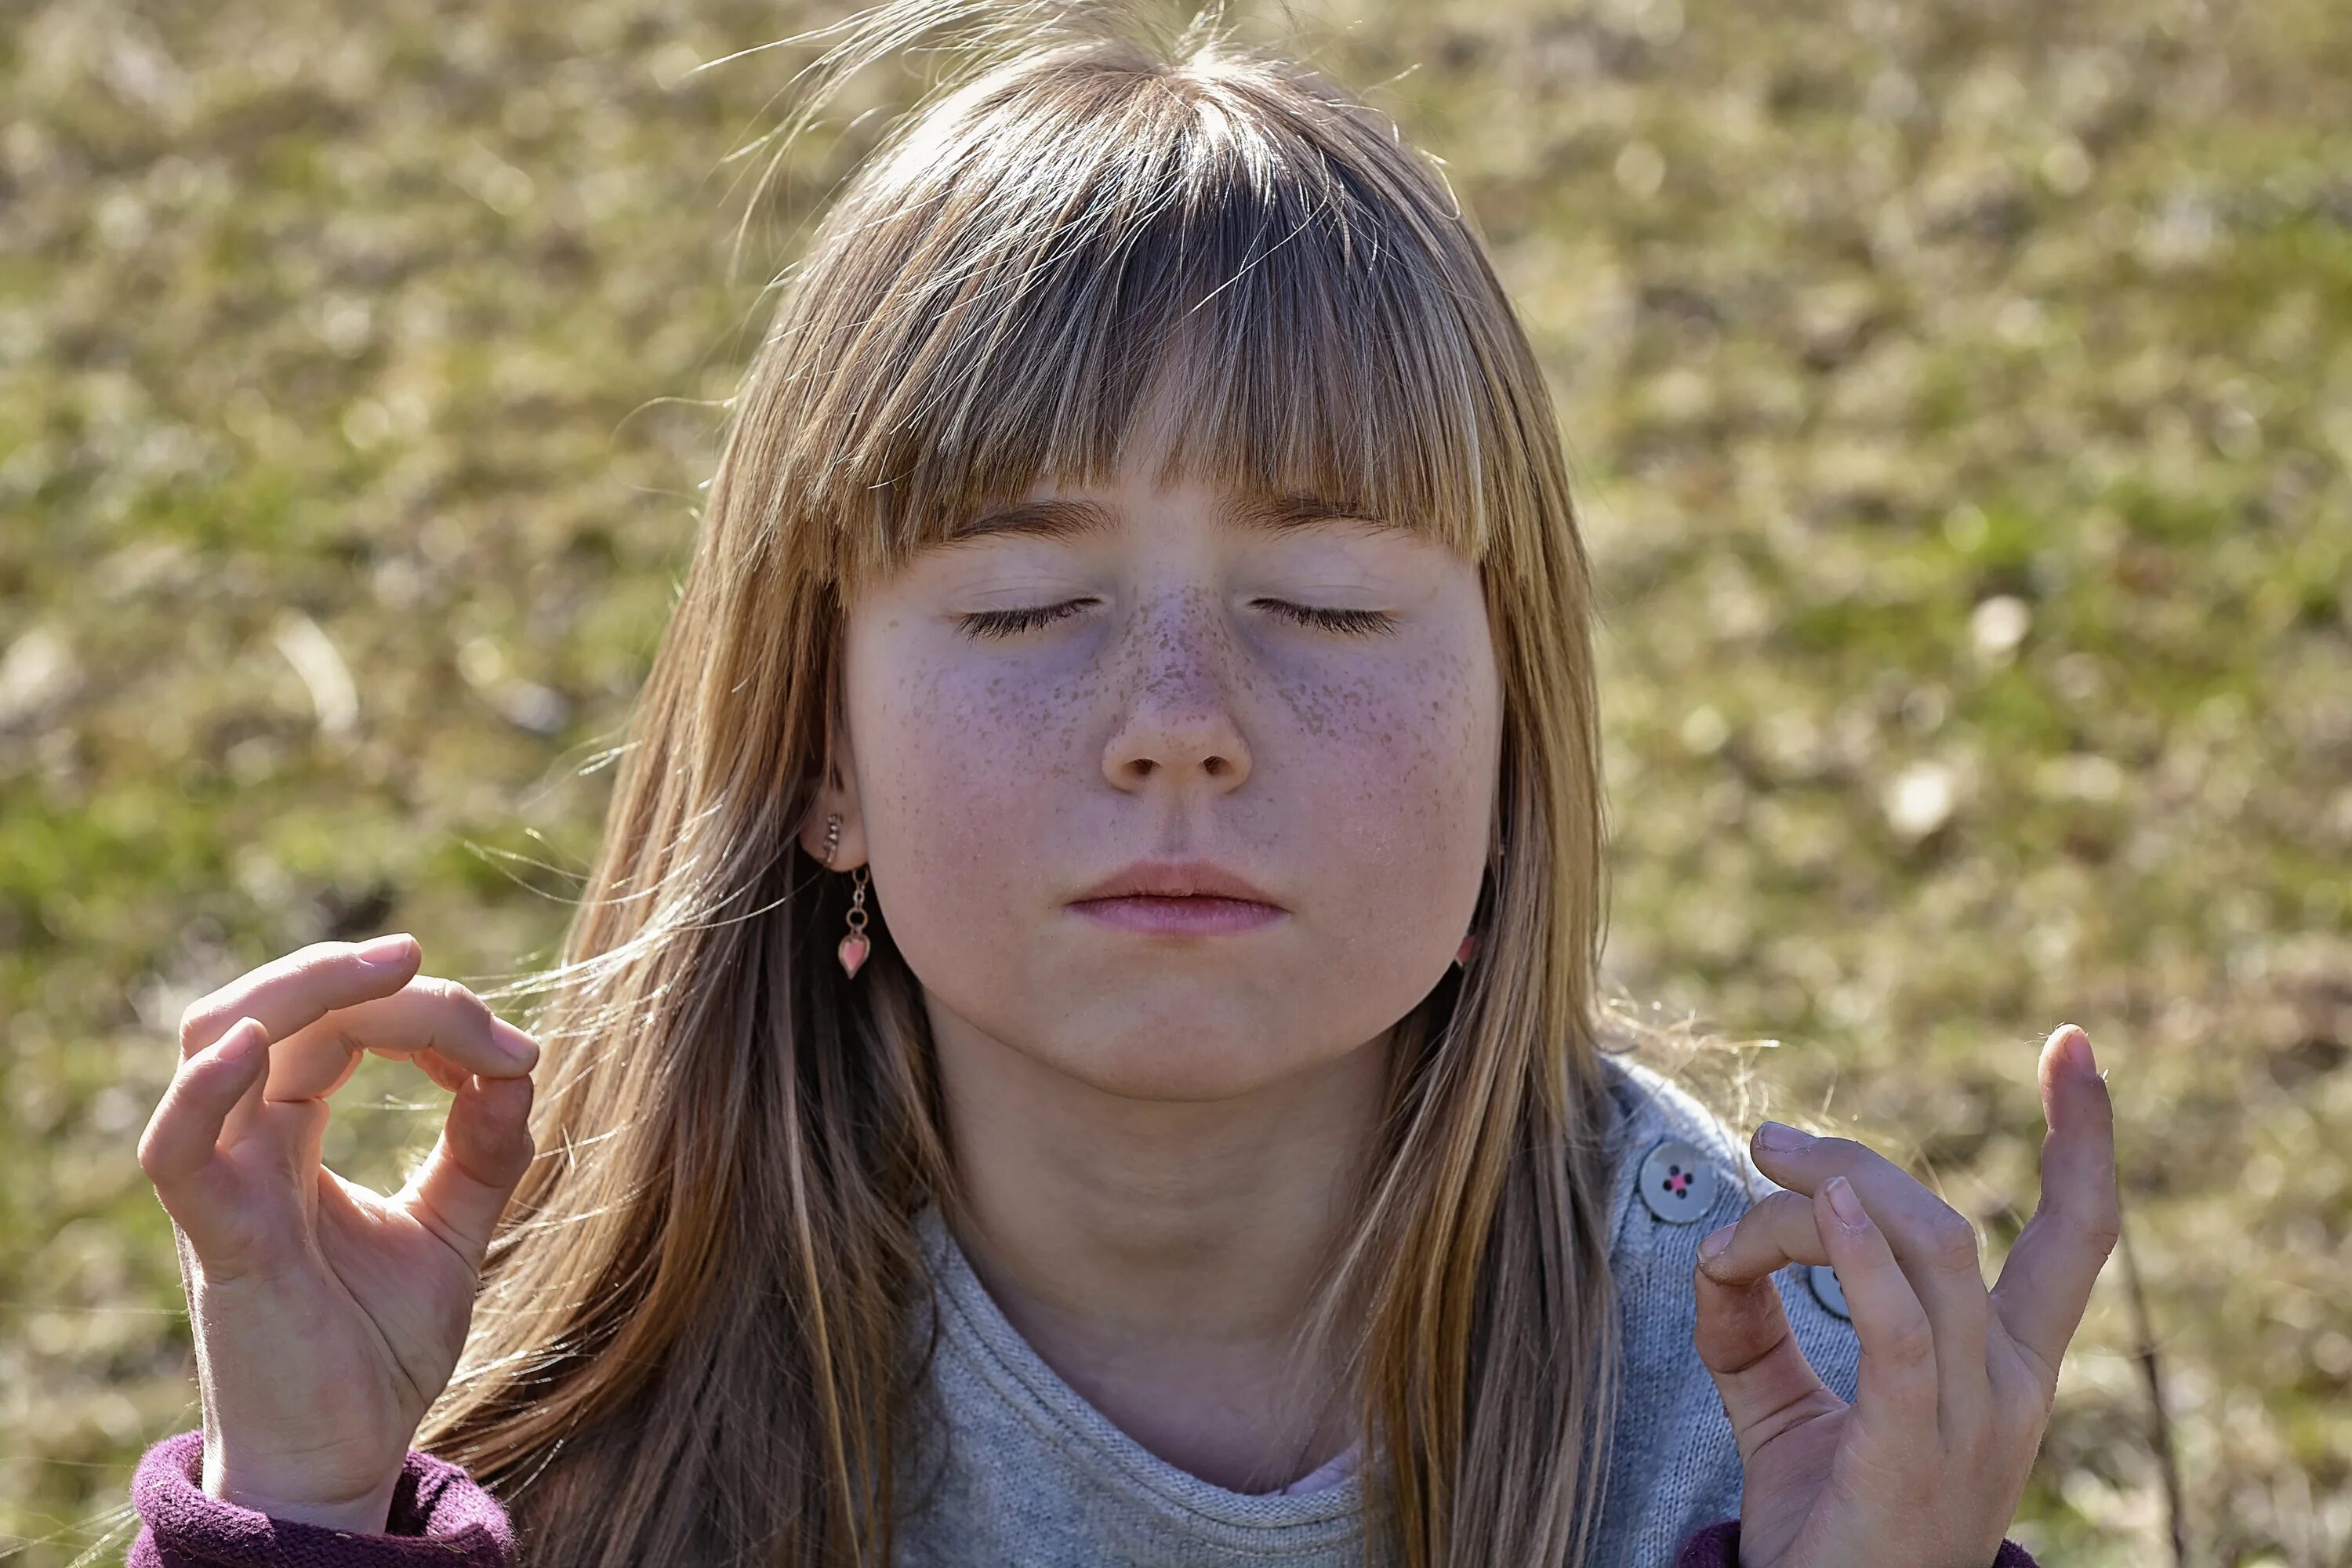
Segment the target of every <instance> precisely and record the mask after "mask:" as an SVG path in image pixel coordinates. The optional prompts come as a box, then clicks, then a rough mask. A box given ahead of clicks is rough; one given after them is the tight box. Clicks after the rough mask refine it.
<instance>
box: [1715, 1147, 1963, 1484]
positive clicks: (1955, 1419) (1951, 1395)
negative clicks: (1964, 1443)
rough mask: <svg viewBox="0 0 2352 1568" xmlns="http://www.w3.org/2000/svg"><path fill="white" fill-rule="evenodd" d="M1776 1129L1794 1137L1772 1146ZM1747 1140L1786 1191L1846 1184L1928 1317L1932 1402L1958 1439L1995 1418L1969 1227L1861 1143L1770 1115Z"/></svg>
mask: <svg viewBox="0 0 2352 1568" xmlns="http://www.w3.org/2000/svg"><path fill="white" fill-rule="evenodd" d="M1776 1130H1777V1131H1780V1132H1783V1133H1794V1134H1795V1137H1796V1139H1797V1140H1798V1142H1797V1143H1796V1145H1795V1146H1793V1147H1790V1146H1787V1145H1786V1142H1785V1140H1784V1142H1783V1144H1782V1146H1779V1147H1776V1146H1775V1145H1774V1143H1773V1142H1771V1141H1770V1138H1769V1134H1771V1133H1773V1132H1774V1131H1776ZM1753 1149H1754V1152H1755V1155H1756V1163H1757V1165H1758V1168H1759V1169H1760V1170H1762V1172H1763V1173H1765V1174H1766V1175H1767V1176H1769V1177H1770V1178H1772V1180H1774V1181H1776V1182H1778V1183H1780V1184H1781V1185H1782V1186H1784V1187H1788V1188H1790V1189H1791V1190H1793V1191H1796V1192H1801V1193H1805V1194H1812V1195H1815V1196H1818V1195H1819V1194H1820V1192H1821V1190H1822V1185H1823V1184H1825V1183H1826V1182H1827V1181H1828V1179H1829V1177H1830V1176H1831V1175H1832V1174H1836V1175H1843V1177H1845V1179H1846V1180H1847V1181H1848V1182H1849V1183H1850V1184H1852V1185H1853V1191H1854V1194H1855V1196H1856V1197H1857V1198H1859V1199H1860V1200H1861V1203H1862V1206H1863V1208H1864V1211H1865V1212H1866V1213H1867V1214H1868V1215H1869V1216H1870V1219H1871V1223H1872V1226H1873V1227H1874V1229H1876V1230H1877V1231H1878V1232H1879V1233H1880V1234H1881V1235H1882V1236H1883V1237H1885V1242H1886V1245H1887V1246H1888V1247H1889V1248H1890V1250H1891V1251H1892V1253H1893V1255H1894V1257H1895V1259H1896V1260H1897V1261H1898V1262H1899V1263H1900V1264H1901V1266H1902V1268H1903V1271H1904V1273H1905V1274H1906V1275H1907V1276H1908V1277H1909V1279H1910V1281H1911V1285H1910V1289H1912V1290H1913V1292H1914V1293H1915V1294H1916V1296H1917V1299H1918V1300H1919V1303H1920V1305H1921V1306H1922V1307H1923V1308H1924V1309H1925V1310H1927V1321H1928V1322H1929V1323H1930V1324H1931V1325H1932V1326H1933V1327H1934V1330H1935V1335H1936V1364H1937V1367H1938V1368H1939V1369H1940V1371H1941V1373H1942V1386H1941V1387H1940V1388H1939V1390H1938V1391H1937V1393H1938V1406H1939V1408H1940V1409H1941V1410H1942V1411H1943V1415H1944V1420H1945V1424H1946V1427H1947V1430H1948V1435H1949V1436H1952V1437H1953V1438H1954V1439H1955V1440H1961V1439H1966V1438H1969V1437H1971V1436H1973V1435H1974V1434H1976V1433H1979V1432H1980V1431H1982V1430H1984V1429H1985V1428H1986V1427H1987V1426H1989V1425H1990V1421H1991V1419H1992V1382H1991V1374H1990V1361H1989V1358H1988V1357H1987V1354H1986V1347H1987V1345H1988V1343H1989V1342H1990V1332H1991V1324H1992V1303H1991V1300H1990V1297H1989V1296H1988V1294H1987V1293H1986V1290H1985V1282H1984V1270H1983V1266H1982V1264H1981V1263H1980V1262H1979V1256H1978V1248H1977V1233H1976V1227H1975V1226H1972V1225H1970V1224H1969V1222H1968V1220H1967V1218H1966V1217H1965V1216H1964V1215H1961V1214H1960V1213H1959V1212H1958V1210H1957V1209H1955V1208H1953V1207H1952V1206H1951V1205H1949V1204H1948V1203H1946V1202H1944V1200H1943V1199H1941V1198H1939V1197H1937V1195H1936V1194H1933V1193H1931V1192H1929V1191H1928V1190H1927V1188H1926V1187H1924V1186H1922V1185H1921V1184H1919V1182H1918V1180H1917V1178H1916V1177H1914V1176H1913V1175H1912V1174H1911V1173H1909V1172H1908V1171H1906V1170H1905V1169H1903V1167H1902V1166H1900V1165H1897V1164H1896V1163H1895V1162H1894V1161H1892V1160H1889V1159H1888V1158H1887V1157H1886V1156H1885V1155H1884V1154H1881V1153H1880V1152H1878V1151H1877V1150H1875V1149H1873V1148H1871V1147H1870V1146H1869V1145H1867V1144H1865V1143H1858V1142H1854V1141H1853V1140H1852V1139H1848V1138H1813V1137H1809V1136H1808V1135H1806V1134H1805V1133H1803V1132H1800V1131H1797V1130H1796V1129H1795V1128H1782V1127H1781V1124H1780V1123H1779V1122H1777V1121H1768V1122H1766V1123H1765V1124H1764V1125H1763V1126H1762V1127H1759V1128H1758V1129H1757V1135H1756V1138H1755V1139H1754V1141H1753ZM1823 1239H1824V1240H1826V1239H1827V1237H1824V1238H1823ZM1840 1283H1841V1284H1843V1275H1841V1276H1840Z"/></svg>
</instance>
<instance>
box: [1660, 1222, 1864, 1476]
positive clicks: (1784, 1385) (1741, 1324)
mask: <svg viewBox="0 0 2352 1568" xmlns="http://www.w3.org/2000/svg"><path fill="white" fill-rule="evenodd" d="M1775 1195H1776V1196H1777V1195H1788V1194H1775ZM1797 1201H1798V1202H1799V1203H1805V1202H1808V1201H1810V1200H1807V1199H1804V1198H1799V1199H1798V1200H1797ZM1755 1212H1756V1211H1755V1210H1754V1209H1750V1210H1749V1211H1748V1214H1749V1215H1753V1214H1754V1213H1755ZM1746 1218H1747V1216H1746V1215H1743V1216H1742V1223H1745V1220H1746ZM1729 1228H1731V1227H1727V1229H1729ZM1724 1235H1725V1232H1724V1231H1717V1232H1716V1233H1715V1235H1714V1236H1710V1237H1707V1240H1708V1241H1710V1242H1712V1241H1714V1240H1715V1239H1716V1237H1720V1236H1724ZM1700 1256H1701V1259H1702V1261H1701V1263H1700V1266H1699V1267H1698V1268H1697V1269H1696V1271H1695V1272H1694V1276H1693V1278H1694V1281H1695V1285H1694V1288H1695V1289H1696V1292H1697V1296H1698V1321H1697V1322H1696V1326H1695V1327H1694V1329H1693V1331H1692V1334H1691V1343H1692V1346H1693V1348H1694V1349H1696V1351H1697V1352H1698V1359H1699V1361H1700V1362H1701V1363H1703V1364H1704V1365H1705V1366H1706V1370H1707V1375H1709V1376H1710V1377H1712V1378H1713V1379H1714V1380H1715V1391H1716V1393H1717V1394H1718V1395H1719V1396H1721V1398H1722V1400H1723V1413H1724V1415H1726V1416H1727V1417H1729V1419H1730V1421H1731V1431H1732V1436H1733V1437H1734V1438H1735V1439H1736V1440H1737V1441H1738V1445H1739V1455H1740V1458H1741V1459H1742V1460H1743V1461H1745V1460H1746V1459H1747V1458H1748V1456H1749V1455H1751V1454H1753V1453H1754V1452H1755V1451H1756V1450H1757V1449H1759V1448H1760V1447H1763V1446H1764V1445H1765V1444H1766V1443H1767V1442H1769V1441H1770V1440H1771V1439H1772V1438H1773V1437H1774V1436H1778V1435H1779V1434H1780V1432H1782V1431H1783V1430H1785V1429H1786V1428H1787V1427H1789V1426H1791V1425H1792V1424H1794V1423H1795V1422H1797V1421H1800V1420H1802V1419H1804V1418H1806V1417H1807V1416H1809V1415H1817V1414H1819V1413H1820V1412H1821V1411H1822V1409H1824V1408H1832V1409H1833V1408H1836V1407H1837V1406H1839V1405H1843V1403H1844V1402H1843V1401H1842V1400H1840V1399H1839V1398H1838V1396H1837V1395H1836V1394H1834V1393H1832V1391H1831V1390H1830V1388H1829V1386H1828V1384H1824V1383H1822V1380H1821V1375H1820V1374H1819V1373H1816V1372H1814V1371H1813V1367H1812V1363H1811V1362H1809V1361H1807V1360H1806V1359H1805V1353H1804V1352H1803V1351H1802V1350H1801V1349H1799V1348H1798V1345H1797V1340H1796V1336H1795V1335H1794V1334H1792V1333H1791V1332H1790V1330H1789V1314H1788V1310H1787V1309H1786V1308H1785V1307H1783V1306H1782V1305H1781V1302H1780V1291H1779V1289H1776V1288H1775V1287H1774V1286H1773V1284H1772V1281H1771V1279H1770V1278H1769V1275H1766V1276H1762V1277H1758V1278H1755V1279H1747V1280H1744V1281H1740V1282H1737V1283H1733V1282H1727V1281H1725V1280H1722V1279H1717V1278H1715V1277H1714V1276H1712V1275H1711V1274H1710V1273H1709V1272H1708V1266H1707V1264H1706V1261H1705V1258H1706V1252H1705V1245H1704V1244H1702V1247H1701V1254H1700Z"/></svg>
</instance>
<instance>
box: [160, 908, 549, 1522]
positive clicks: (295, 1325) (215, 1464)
mask: <svg viewBox="0 0 2352 1568" xmlns="http://www.w3.org/2000/svg"><path fill="white" fill-rule="evenodd" d="M371 949H373V950H374V951H373V952H371V951H370V950H371ZM421 958H422V952H421V951H420V950H419V948H418V946H417V944H416V942H415V940H414V939H413V938H408V937H406V936H401V937H394V938H385V939H383V940H382V941H381V942H374V943H370V944H368V946H367V947H364V948H362V947H356V946H353V945H352V943H349V942H315V943H313V944H311V945H310V946H309V947H305V948H302V949H300V950H299V951H298V952H291V953H289V954H287V955H285V956H284V957H282V958H278V959H275V960H273V961H271V962H270V963H265V964H263V965H262V966H261V967H260V968H258V969H255V970H252V971H250V972H248V973H245V974H243V975H240V976H238V977H237V978H236V980H234V981H231V982H230V983H229V984H226V985H224V986H222V987H221V988H220V989H219V990H217V991H215V992H213V993H212V994H210V995H208V996H205V997H203V998H201V999H199V1000H198V1001H197V1002H195V1003H194V1004H193V1005H191V1006H190V1007H189V1008H188V1010H187V1013H186V1014H185V1016H183V1018H182V1019H181V1023H180V1060H179V1065H178V1068H177V1070H176V1071H175V1072H174V1073H173V1078H172V1082H171V1086H170V1087H169V1088H168V1089H165V1090H164V1093H163V1100H162V1101H161V1102H160V1103H159V1104H158V1105H157V1106H156V1108H155V1112H154V1115H153V1116H152V1118H151V1119H150V1120H149V1121H148V1123H147V1130H146V1131H145V1133H144V1134H142V1137H141V1138H140V1141H139V1164H140V1168H141V1169H142V1170H143V1171H144V1172H145V1173H147V1175H148V1177H149V1179H150V1180H151V1181H152V1183H153V1184H154V1187H155V1194H156V1196H157V1198H158V1199H159V1200H160V1201H161V1202H162V1204H163V1208H164V1210H165V1211H166V1212H167V1213H168V1214H169V1215H171V1216H172V1221H173V1232H174V1236H175V1239H176V1241H177V1243H178V1246H179V1249H180V1268H181V1275H182V1279H183V1283H184V1285H185V1286H186V1289H187V1293H188V1310H189V1318H190V1323H191V1326H192V1327H193V1329H194V1335H195V1342H196V1371H197V1380H198V1383H199V1384H200V1385H201V1389H202V1393H203V1396H204V1426H205V1476H204V1485H205V1490H206V1491H208V1492H210V1493H211V1494H212V1495H214V1496H215V1497H219V1498H224V1499H226V1500H228V1501H231V1502H236V1503H239V1504H241V1505H243V1506H245V1507H247V1508H251V1509H255V1510H259V1511H261V1512H263V1513H268V1514H274V1515H277V1516H278V1517H279V1518H284V1519H295V1520H300V1521H306V1522H309V1523H313V1524H321V1525H327V1526H330V1527H334V1528H344V1529H352V1530H359V1531H382V1530H383V1528H384V1525H385V1522H386V1518H387V1514H388V1510H389V1509H390V1506H391V1501H392V1497H393V1491H394V1487H395V1485H396V1484H397V1483H398V1481H399V1479H400V1474H401V1468H402V1465H403V1462H404V1460H405V1459H406V1458H407V1454H408V1447H409V1440H410V1438H411V1437H412V1436H414V1435H415V1431H416V1428H417V1424H418V1423H419V1421H421V1420H422V1419H423V1417H424V1415H425V1409H426V1407H427V1406H428V1405H431V1404H432V1402H433V1400H434V1399H435V1397H436V1396H437V1395H438V1394H440V1392H441V1390H442V1389H443V1387H444V1386H446V1384H447V1383H448V1381H449V1375H450V1373H451V1372H452V1371H453V1370H454V1369H455V1367H456V1364H457V1356H458V1352H460V1351H461V1350H462V1349H463V1347H464V1345H465V1341H466V1331H467V1326H468V1325H469V1323H470V1322H471V1321H472V1317H473V1310H474V1294H475V1290H476V1288H477V1285H478V1280H479V1275H480V1269H481V1265H482V1260H483V1258H484V1256H485V1255H486V1252H487V1250H488V1245H489V1240H490V1237H491V1233H492V1231H493V1229H494V1228H495V1226H497V1223H498V1220H499V1215H500V1214H501V1212H502V1211H503V1210H504V1209H505V1206H506V1204H507V1200H508V1198H509V1195H510V1194H512V1193H513V1191H514V1189H515V1186H516V1184H518V1183H519V1182H520V1180H521V1177H522V1174H523V1172H524V1171H525V1169H526V1168H528V1166H529V1165H530V1161H531V1157H532V1154H533V1146H532V1142H531V1134H530V1125H529V1118H530V1103H531V1080H530V1068H531V1066H532V1064H533V1063H535V1062H536V1061H537V1060H538V1057H539V1047H538V1045H537V1043H536V1042H535V1041H533V1040H532V1039H531V1037H530V1036H529V1035H527V1034H525V1033H524V1032H523V1031H522V1030H520V1029H518V1028H516V1027H515V1026H513V1025H511V1024H509V1023H507V1022H506V1021H505V1020H504V1019H501V1018H499V1017H497V1016H494V1015H493V1014H492V1013H491V1012H490V1010H489V1008H488V1007H487V1006H486V1005H483V1003H482V1001H481V999H480V998H479V997H478V996H476V995H475V994H473V993H472V992H470V991H468V990H467V989H466V988H465V987H464V986H462V985H459V984H457V983H456V982H455V981H449V980H440V979H436V978H434V977H432V976H429V975H420V974H418V973H417V965H418V963H419V962H420V960H421ZM370 1051H373V1052H374V1053H375V1054H377V1055H379V1056H385V1057H392V1058H399V1059H406V1060H412V1061H414V1062H415V1065H416V1066H417V1068H419V1069H421V1070H422V1071H423V1072H425V1074H426V1075H427V1076H428V1077H430V1078H431V1079H433V1081H434V1082H436V1083H437V1084H439V1085H440V1086H441V1087H442V1088H444V1089H450V1090H453V1091H454V1092H455V1094H456V1099H455V1100H453V1101H452V1102H451V1105H450V1109H449V1113H448V1118H447V1121H446V1123H445V1125H444V1126H443V1127H442V1130H441V1136H440V1138H439V1140H438V1141H437V1142H436V1143H435V1144H434V1147H433V1152H431V1153H430V1154H429V1155H427V1156H426V1158H425V1163H423V1164H422V1165H421V1166H419V1167H418V1168H417V1171H416V1173H415V1175H413V1176H411V1177H410V1178H409V1181H408V1184H407V1185H406V1186H405V1187H404V1188H403V1189H402V1190H401V1191H400V1192H398V1193H396V1194H393V1195H392V1196H390V1197H385V1196H383V1195H381V1194H376V1193H374V1192H371V1191H370V1190H369V1189H367V1188H366V1187H363V1186H361V1185H359V1184H356V1183H352V1182H348V1181H345V1180H344V1179H343V1178H342V1177H341V1176H339V1175H337V1174H336V1173H334V1172H333V1171H331V1170H330V1169H328V1168H327V1167H326V1166H325V1165H323V1164H321V1163H320V1159H319V1154H320V1141H321V1139H322V1137H323V1135H324V1134H325V1131H326V1128H327V1118H328V1109H327V1097H328V1096H329V1095H331V1094H332V1093H333V1092H334V1091H335V1090H336V1089H339V1088H341V1086H342V1084H343V1083H344V1081H345V1080H346V1079H349V1078H350V1077H351V1075H352V1071H353V1070H354V1069H355V1068H358V1066H359V1061H360V1057H361V1055H362V1053H364V1052H370Z"/></svg>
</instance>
